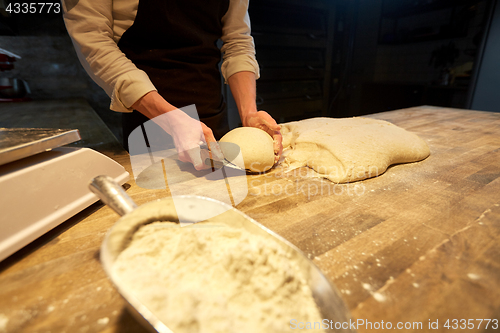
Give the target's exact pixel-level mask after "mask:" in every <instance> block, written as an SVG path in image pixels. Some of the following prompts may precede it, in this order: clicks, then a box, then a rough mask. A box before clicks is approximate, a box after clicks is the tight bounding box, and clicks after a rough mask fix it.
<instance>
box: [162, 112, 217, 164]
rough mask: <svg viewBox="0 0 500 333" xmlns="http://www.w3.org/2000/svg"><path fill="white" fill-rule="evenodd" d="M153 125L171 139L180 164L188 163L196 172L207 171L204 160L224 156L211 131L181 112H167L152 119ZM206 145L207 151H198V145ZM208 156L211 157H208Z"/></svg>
mask: <svg viewBox="0 0 500 333" xmlns="http://www.w3.org/2000/svg"><path fill="white" fill-rule="evenodd" d="M153 121H154V122H155V123H157V124H158V125H160V126H161V127H162V128H164V129H166V131H167V132H168V133H169V134H170V135H171V136H172V137H173V139H174V144H175V148H176V149H177V153H178V154H179V159H180V160H181V161H182V162H190V163H192V164H193V166H194V168H195V169H196V170H202V169H208V168H210V166H207V165H206V164H205V163H204V161H205V159H206V158H209V157H212V158H214V159H218V160H220V159H223V158H224V155H223V154H222V151H221V150H220V147H219V145H218V144H217V141H216V140H215V137H214V135H213V133H212V130H211V129H210V128H209V127H208V126H207V125H205V124H204V123H202V122H201V121H198V120H196V119H193V118H191V117H190V116H188V115H187V114H186V113H184V112H183V111H182V110H179V109H176V110H173V111H169V112H167V113H165V114H164V115H162V116H160V117H156V118H154V119H153ZM205 143H206V144H207V146H208V147H209V149H210V153H209V152H208V151H207V150H204V149H200V144H205ZM210 154H211V155H212V156H210Z"/></svg>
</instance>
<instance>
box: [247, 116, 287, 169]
mask: <svg viewBox="0 0 500 333" xmlns="http://www.w3.org/2000/svg"><path fill="white" fill-rule="evenodd" d="M242 123H243V126H248V127H256V128H260V129H261V130H264V131H266V132H267V133H268V134H269V135H270V136H272V137H273V141H274V155H275V158H274V162H275V163H276V162H277V161H278V160H279V159H280V157H281V153H282V152H283V137H282V136H281V132H280V130H281V126H280V125H278V124H277V123H276V120H274V119H273V117H271V116H270V115H269V113H267V112H266V111H257V112H251V113H247V114H246V115H245V117H244V119H242Z"/></svg>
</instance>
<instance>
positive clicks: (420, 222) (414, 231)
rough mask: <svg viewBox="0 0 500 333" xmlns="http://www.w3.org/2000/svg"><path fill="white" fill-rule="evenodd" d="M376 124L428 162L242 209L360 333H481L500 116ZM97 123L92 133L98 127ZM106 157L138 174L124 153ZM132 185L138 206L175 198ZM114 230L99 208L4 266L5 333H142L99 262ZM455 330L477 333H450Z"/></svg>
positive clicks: (0, 300) (411, 112)
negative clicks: (414, 140) (300, 263)
mask: <svg viewBox="0 0 500 333" xmlns="http://www.w3.org/2000/svg"><path fill="white" fill-rule="evenodd" d="M369 117H372V118H377V119H384V120H388V121H390V122H393V123H395V124H397V125H399V126H401V127H403V128H406V129H408V130H410V131H413V132H416V133H417V134H418V135H420V136H421V137H422V138H423V139H424V140H425V141H426V142H427V143H428V144H429V146H430V148H431V156H430V157H429V158H427V159H426V160H424V161H422V162H419V163H413V164H406V165H397V166H393V167H391V168H390V169H389V170H387V172H386V173H385V174H383V175H381V176H380V177H377V178H374V179H369V180H365V181H362V182H357V183H353V184H345V185H336V184H332V183H328V182H326V181H319V180H315V179H310V178H306V177H304V174H305V171H306V170H304V169H302V170H300V171H299V172H297V171H294V172H289V173H286V172H283V170H282V169H280V168H278V169H275V170H273V171H272V172H270V173H268V174H265V175H252V176H247V177H246V180H245V181H246V182H247V183H248V184H249V186H250V189H249V195H248V196H247V197H246V198H245V199H244V200H243V201H242V202H241V203H240V204H238V205H237V208H238V209H240V210H241V211H243V212H244V213H246V214H248V215H249V216H251V217H252V218H254V219H256V220H257V221H259V222H261V223H262V224H263V225H265V226H267V227H268V228H270V229H272V230H274V231H276V232H277V233H279V234H280V235H282V236H283V237H285V238H286V239H288V240H290V241H291V242H292V243H294V244H295V245H297V246H298V247H299V248H300V249H301V250H302V251H304V252H305V253H306V254H307V255H308V256H309V257H310V258H312V259H313V260H314V262H315V263H316V264H317V265H318V266H319V268H320V269H322V270H323V272H324V273H325V274H326V275H327V276H328V277H329V278H330V279H331V280H332V281H333V282H334V283H335V285H336V286H337V288H338V289H339V290H340V292H341V293H342V295H343V297H344V300H345V302H346V304H347V306H348V307H349V309H350V310H351V312H352V316H353V319H354V320H364V321H365V322H366V321H369V322H371V323H372V327H373V329H370V327H369V325H368V327H366V325H360V326H358V331H359V332H369V331H377V332H380V331H381V330H380V329H378V330H376V329H375V327H377V324H378V325H380V324H381V322H382V321H383V322H384V325H387V323H388V322H390V323H391V324H392V325H393V328H396V325H397V323H398V322H401V323H402V325H403V326H404V325H405V323H407V322H408V323H411V324H407V325H411V326H413V325H414V324H413V323H414V322H415V323H417V322H420V323H422V328H421V329H418V327H416V326H413V327H414V328H413V329H408V330H405V331H409V332H410V331H415V332H417V331H420V332H422V331H424V332H425V331H429V329H428V325H429V322H433V323H434V322H436V321H437V320H438V321H439V329H438V330H433V331H435V332H447V331H456V332H458V331H467V332H474V331H483V330H484V328H485V322H483V323H482V326H481V328H480V329H477V326H478V324H479V321H476V320H475V319H500V318H499V314H500V114H499V113H490V112H478V111H468V110H456V109H446V108H436V107H427V106H425V107H417V108H411V109H404V110H397V111H391V112H385V113H379V114H374V115H371V116H369ZM94 121H96V123H94V124H93V126H90V129H89V131H90V132H92V131H95V130H96V129H98V128H100V127H99V126H102V124H101V123H99V121H98V120H94ZM0 122H1V117H0ZM69 125H71V124H69ZM25 126H27V125H25ZM70 127H72V126H70ZM82 135H83V136H85V135H86V134H85V133H82ZM91 137H92V135H90V136H89V140H90V141H89V144H90V142H91V141H92V140H91ZM107 140H108V141H109V142H110V143H111V142H113V138H108V139H107ZM108 147H113V148H106V149H103V150H102V151H103V152H104V153H106V154H108V155H109V156H111V157H112V158H114V159H115V160H116V161H118V162H119V163H121V164H122V165H124V166H125V167H126V168H127V169H128V170H129V171H131V170H130V161H129V159H128V155H127V154H126V153H125V152H124V151H123V150H121V149H120V148H119V146H118V145H116V142H114V143H113V144H110V145H108ZM98 150H99V149H98ZM129 184H130V188H129V189H128V190H127V192H128V193H129V194H130V195H131V196H132V198H133V199H134V200H135V201H136V202H137V203H139V204H142V203H145V202H149V201H152V200H155V199H158V198H162V197H165V196H167V195H169V193H170V192H169V191H168V190H165V189H158V190H147V189H143V188H141V187H139V186H137V185H136V184H135V182H134V181H133V180H131V181H130V182H129ZM285 188H286V189H288V190H287V191H285V190H284V189H285ZM280 189H281V190H280ZM193 191H194V192H196V190H194V189H193ZM116 219H117V215H116V214H115V213H114V212H112V211H111V209H109V208H108V207H105V206H103V205H102V204H100V203H96V204H94V205H92V206H91V207H89V208H88V209H86V210H84V211H83V212H81V213H80V214H78V215H77V216H75V217H73V218H71V219H69V220H68V221H67V222H65V223H63V224H62V225H61V226H59V227H57V228H56V229H54V230H52V231H51V232H49V233H47V234H46V235H44V236H43V237H41V238H39V239H38V240H36V241H35V242H33V243H32V244H30V245H29V246H27V247H25V248H24V249H22V250H20V251H19V252H17V253H15V254H14V255H12V256H11V257H9V258H7V259H6V260H4V261H3V262H1V263H0V332H2V331H7V332H48V331H51V332H142V331H143V329H142V328H141V327H140V326H139V325H138V324H137V323H136V322H135V320H134V319H133V318H132V317H131V316H130V315H129V313H128V312H127V311H126V309H125V307H124V301H123V300H122V299H121V298H120V296H119V295H118V293H117V292H116V291H115V289H114V288H113V287H112V285H111V284H110V282H109V281H108V279H107V278H106V276H105V273H104V271H103V270H102V268H101V265H100V263H99V246H100V244H101V242H102V240H103V237H104V235H105V233H106V231H107V230H108V229H109V228H110V227H111V226H112V225H113V223H114V222H115V221H116ZM448 319H450V322H449V324H450V325H451V326H453V322H452V321H451V320H453V319H458V320H461V319H465V320H467V319H474V321H473V323H474V326H475V329H467V330H460V329H456V330H453V329H450V330H448V329H445V328H444V327H443V325H444V324H445V322H446V321H447V320H448ZM470 323H472V321H471V322H470ZM460 325H461V324H460V322H458V327H460ZM499 325H500V324H499ZM384 327H387V326H384ZM407 327H408V326H407ZM491 327H492V324H490V328H491ZM396 331H397V330H396Z"/></svg>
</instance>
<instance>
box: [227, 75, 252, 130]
mask: <svg viewBox="0 0 500 333" xmlns="http://www.w3.org/2000/svg"><path fill="white" fill-rule="evenodd" d="M228 83H229V87H230V88H231V93H232V94H233V97H234V100H235V102H236V106H237V107H238V112H239V114H240V118H241V121H242V123H243V126H248V124H247V120H248V118H249V116H251V115H252V114H255V113H256V112H257V104H256V102H255V97H256V92H255V74H254V73H252V72H238V73H235V74H233V75H231V76H230V77H229V79H228Z"/></svg>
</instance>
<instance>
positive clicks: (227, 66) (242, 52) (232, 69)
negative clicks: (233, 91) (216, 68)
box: [221, 0, 260, 83]
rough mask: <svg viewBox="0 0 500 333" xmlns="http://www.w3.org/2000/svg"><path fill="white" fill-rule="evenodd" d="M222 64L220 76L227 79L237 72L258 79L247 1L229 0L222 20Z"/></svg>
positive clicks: (257, 65)
mask: <svg viewBox="0 0 500 333" xmlns="http://www.w3.org/2000/svg"><path fill="white" fill-rule="evenodd" d="M222 25H223V27H222V38H221V39H222V42H223V43H224V44H223V45H222V49H221V51H222V52H223V62H222V66H221V71H222V75H223V76H224V80H225V82H226V83H227V79H228V78H229V77H230V76H231V75H233V74H234V73H237V72H243V71H249V72H253V73H255V76H256V78H257V79H258V78H259V77H260V71H259V64H258V63H257V60H256V58H255V45H254V41H253V37H252V36H251V35H250V31H251V28H250V17H249V15H248V0H231V1H230V3H229V9H228V11H227V13H226V15H224V17H223V18H222Z"/></svg>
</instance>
